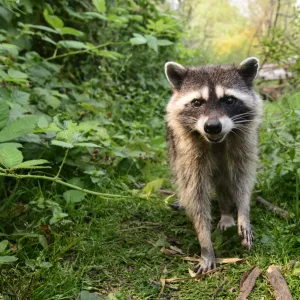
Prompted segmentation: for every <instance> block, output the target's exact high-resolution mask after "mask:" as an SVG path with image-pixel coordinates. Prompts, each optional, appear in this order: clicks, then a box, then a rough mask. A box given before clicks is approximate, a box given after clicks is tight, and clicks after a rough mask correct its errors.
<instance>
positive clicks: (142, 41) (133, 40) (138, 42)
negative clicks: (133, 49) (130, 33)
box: [130, 36, 147, 45]
mask: <svg viewBox="0 0 300 300" xmlns="http://www.w3.org/2000/svg"><path fill="white" fill-rule="evenodd" d="M130 43H131V44H132V45H142V44H146V43H147V40H146V39H145V38H144V37H143V36H141V37H134V38H131V39H130Z"/></svg>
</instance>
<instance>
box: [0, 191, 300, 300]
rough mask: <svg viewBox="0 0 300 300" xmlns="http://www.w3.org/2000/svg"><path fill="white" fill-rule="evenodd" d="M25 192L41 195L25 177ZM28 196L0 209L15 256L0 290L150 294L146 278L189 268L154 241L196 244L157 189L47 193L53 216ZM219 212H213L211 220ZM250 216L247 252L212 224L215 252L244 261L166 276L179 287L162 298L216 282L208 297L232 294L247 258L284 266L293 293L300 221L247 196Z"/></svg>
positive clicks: (192, 293)
mask: <svg viewBox="0 0 300 300" xmlns="http://www.w3.org/2000/svg"><path fill="white" fill-rule="evenodd" d="M44 188H45V189H46V186H44V187H43V189H44ZM50 194H51V189H49V195H50ZM27 196H28V197H30V196H31V197H35V198H38V197H41V196H42V195H41V194H40V192H39V190H38V189H37V188H34V187H33V188H32V189H31V190H30V192H29V191H28V193H27ZM44 197H45V196H44ZM27 199H30V198H26V197H24V195H22V196H20V198H19V204H18V205H15V206H13V207H12V208H11V209H10V212H7V214H6V215H5V214H4V213H3V214H2V224H6V225H5V226H4V228H3V229H4V231H3V232H4V234H3V235H2V239H3V240H8V241H9V245H8V246H7V248H6V249H5V250H4V252H2V255H3V254H6V255H11V256H12V255H13V256H15V257H17V258H18V260H17V261H15V262H12V263H10V264H7V265H5V264H2V265H1V278H0V289H1V291H2V296H4V297H6V298H5V299H80V296H79V295H80V292H83V291H88V292H89V293H92V294H94V296H95V295H99V297H100V296H101V298H99V299H155V298H156V297H157V296H158V294H159V291H160V287H159V286H157V285H155V284H153V282H157V281H159V280H160V278H171V277H188V276H189V274H188V268H189V267H192V265H193V263H191V262H187V261H185V260H184V259H183V257H184V255H179V254H177V255H167V254H165V253H164V252H163V251H162V249H163V248H164V247H165V248H169V247H170V246H176V247H178V248H180V249H181V250H182V251H183V252H184V253H185V255H188V256H195V255H198V254H199V252H200V247H199V245H198V242H197V239H196V235H195V233H194V230H193V227H192V224H191V223H190V221H189V220H188V218H187V217H186V215H185V213H184V211H174V210H172V209H171V208H170V207H169V204H168V202H167V201H165V199H164V198H162V197H158V196H155V195H154V196H152V197H151V198H149V199H136V198H132V199H126V200H124V199H122V200H118V199H116V200H105V199H99V198H96V197H87V198H86V199H85V200H84V201H83V202H80V203H76V204H66V202H65V200H63V197H62V196H60V194H59V193H57V194H56V196H55V197H52V200H55V201H56V202H57V203H58V204H59V205H60V207H61V208H62V210H63V211H64V212H65V213H66V214H68V216H67V217H66V218H65V219H63V220H61V221H60V222H57V223H55V224H53V225H51V226H49V225H46V224H47V222H45V210H42V211H40V212H39V211H38V208H37V206H35V205H34V204H28V203H26V200H27ZM27 201H28V200H27ZM213 206H217V203H214V202H213ZM13 214H15V216H14V217H12V215H13ZM218 217H219V216H218V213H217V212H215V213H214V220H213V224H214V228H216V224H217V221H218ZM37 220H38V221H37ZM252 224H253V227H254V233H255V246H254V248H253V250H252V251H251V252H246V251H244V250H243V248H242V246H241V245H240V239H239V237H238V236H237V228H236V227H233V228H231V229H229V230H227V231H226V232H220V231H219V230H214V231H213V241H214V247H215V251H216V256H217V257H240V258H245V262H242V263H238V264H234V265H225V267H224V270H222V271H220V272H216V273H215V274H212V275H210V276H209V277H206V278H203V279H202V280H200V281H195V280H191V281H183V282H179V283H174V284H172V285H173V286H175V287H177V288H178V290H173V289H169V288H166V289H165V291H164V294H163V295H162V299H210V298H211V297H212V295H213V294H214V293H215V291H216V290H217V289H218V288H219V287H220V286H221V285H222V288H221V289H220V291H219V292H218V293H217V295H216V299H224V298H226V299H235V298H236V297H237V295H238V291H239V283H240V279H241V277H242V275H243V274H244V272H246V271H247V270H248V269H249V268H250V267H251V266H252V265H253V264H256V265H258V266H259V267H260V268H262V269H264V270H266V269H267V267H268V266H269V265H270V264H277V265H279V266H282V273H283V275H284V276H285V278H286V280H287V283H288V285H289V288H290V289H291V292H292V295H294V297H295V298H296V296H297V295H299V294H300V288H299V283H300V277H299V260H300V236H299V223H295V222H293V220H282V219H279V218H278V217H276V216H274V214H273V213H270V212H268V211H265V210H264V209H263V208H260V207H256V206H253V207H252ZM5 252H6V253H5ZM81 295H82V296H81V298H82V299H85V298H84V294H81ZM89 296H91V295H89ZM262 296H263V297H264V299H273V296H272V289H271V288H270V286H269V284H268V282H267V280H266V278H265V275H262V276H261V277H260V278H259V280H258V282H257V285H256V288H255V289H254V291H253V293H252V294H251V297H250V298H249V299H259V298H261V297H262ZM130 297H131V298H130ZM95 299H97V298H95Z"/></svg>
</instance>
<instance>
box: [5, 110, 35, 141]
mask: <svg viewBox="0 0 300 300" xmlns="http://www.w3.org/2000/svg"><path fill="white" fill-rule="evenodd" d="M36 122H37V117H35V116H26V117H24V118H21V119H17V120H15V121H13V122H11V123H9V124H7V126H5V127H4V128H3V129H2V131H0V142H6V141H10V140H14V139H16V138H18V137H21V136H23V135H25V134H27V133H31V132H32V131H33V129H34V128H35V125H36Z"/></svg>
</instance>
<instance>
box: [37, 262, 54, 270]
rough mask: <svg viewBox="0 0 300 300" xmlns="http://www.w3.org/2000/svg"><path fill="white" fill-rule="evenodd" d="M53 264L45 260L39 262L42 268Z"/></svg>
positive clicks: (47, 267)
mask: <svg viewBox="0 0 300 300" xmlns="http://www.w3.org/2000/svg"><path fill="white" fill-rule="evenodd" d="M52 266H53V264H51V263H50V262H47V261H43V262H41V263H40V267H41V268H44V269H49V268H51V267H52Z"/></svg>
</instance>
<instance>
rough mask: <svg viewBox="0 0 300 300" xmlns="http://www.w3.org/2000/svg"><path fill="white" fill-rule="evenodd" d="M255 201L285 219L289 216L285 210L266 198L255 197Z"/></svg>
mask: <svg viewBox="0 0 300 300" xmlns="http://www.w3.org/2000/svg"><path fill="white" fill-rule="evenodd" d="M256 203H258V204H261V205H264V206H265V207H266V208H267V209H268V210H270V211H272V212H274V213H276V214H278V215H279V216H280V217H282V218H285V219H287V218H288V217H289V213H288V212H287V211H286V210H284V209H282V208H280V207H278V206H276V205H274V204H272V203H270V202H268V201H267V200H265V199H263V198H261V197H257V198H256Z"/></svg>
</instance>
